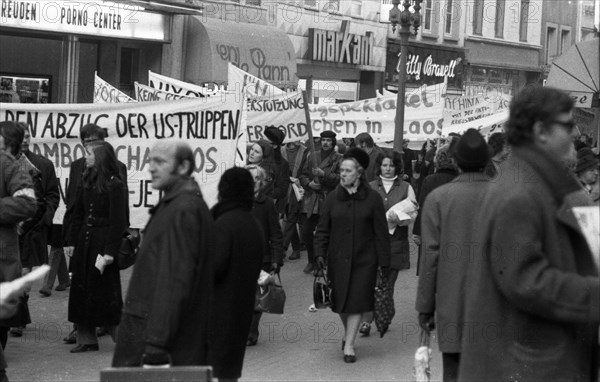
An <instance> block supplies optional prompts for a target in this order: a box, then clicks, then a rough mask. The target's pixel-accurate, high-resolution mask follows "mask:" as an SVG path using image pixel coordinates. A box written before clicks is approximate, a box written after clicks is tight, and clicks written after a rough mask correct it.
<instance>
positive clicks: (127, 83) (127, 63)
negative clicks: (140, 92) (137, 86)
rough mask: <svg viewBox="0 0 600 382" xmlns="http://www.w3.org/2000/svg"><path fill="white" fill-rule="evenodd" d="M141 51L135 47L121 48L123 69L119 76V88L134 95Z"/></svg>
mask: <svg viewBox="0 0 600 382" xmlns="http://www.w3.org/2000/svg"><path fill="white" fill-rule="evenodd" d="M139 59H140V51H139V49H133V48H121V70H120V77H119V90H121V91H122V92H123V93H125V94H127V95H129V96H130V97H131V96H133V92H134V84H133V83H134V81H137V78H138V72H139V70H138V68H139Z"/></svg>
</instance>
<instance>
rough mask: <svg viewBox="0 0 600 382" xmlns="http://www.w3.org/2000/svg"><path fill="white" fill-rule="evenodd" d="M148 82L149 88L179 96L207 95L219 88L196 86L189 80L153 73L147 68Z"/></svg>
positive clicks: (215, 92) (218, 91) (217, 90)
mask: <svg viewBox="0 0 600 382" xmlns="http://www.w3.org/2000/svg"><path fill="white" fill-rule="evenodd" d="M148 83H149V85H150V87H151V88H154V89H158V90H162V91H163V92H167V93H173V94H177V95H180V96H188V97H209V96H214V95H216V94H220V90H219V89H209V88H207V87H204V86H198V85H195V84H192V83H189V82H184V81H180V80H177V79H175V78H171V77H167V76H163V75H162V74H158V73H154V72H153V71H151V70H148Z"/></svg>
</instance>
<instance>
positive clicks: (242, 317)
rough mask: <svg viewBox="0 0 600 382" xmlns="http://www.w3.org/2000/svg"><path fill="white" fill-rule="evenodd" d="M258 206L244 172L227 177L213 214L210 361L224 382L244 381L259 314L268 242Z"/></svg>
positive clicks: (235, 170) (228, 173) (234, 170)
mask: <svg viewBox="0 0 600 382" xmlns="http://www.w3.org/2000/svg"><path fill="white" fill-rule="evenodd" d="M253 200H254V181H253V179H252V175H250V172H249V171H248V170H246V169H243V168H239V167H234V168H231V169H229V170H227V171H225V173H224V174H223V176H222V177H221V180H220V182H219V203H218V204H217V205H216V206H215V207H214V208H213V209H212V214H213V217H214V219H215V228H216V229H215V233H216V235H217V237H216V253H215V259H214V270H215V287H214V296H215V297H214V304H213V311H212V318H211V323H212V324H211V327H212V331H211V347H210V349H209V353H210V355H209V359H210V364H211V365H212V367H213V372H214V376H215V377H216V378H219V379H220V380H221V379H224V378H227V379H229V380H237V379H238V378H239V377H241V375H242V366H243V362H244V354H245V352H246V341H247V340H248V333H249V331H250V323H251V322H252V314H253V312H254V299H255V290H256V280H257V279H258V275H259V272H260V268H261V265H262V257H263V254H264V247H265V239H264V233H263V231H262V228H261V227H260V226H259V225H258V224H256V219H255V218H254V216H253V214H252V203H253Z"/></svg>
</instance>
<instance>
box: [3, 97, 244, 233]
mask: <svg viewBox="0 0 600 382" xmlns="http://www.w3.org/2000/svg"><path fill="white" fill-rule="evenodd" d="M245 118H246V114H245V112H244V102H243V100H242V99H241V98H240V97H236V96H235V95H232V94H227V95H223V96H222V97H210V98H206V99H190V100H177V101H172V102H168V101H161V102H136V103H129V104H123V103H114V104H13V103H0V121H5V120H16V121H20V122H24V123H26V124H27V125H28V126H29V129H30V131H31V145H32V151H33V152H34V153H36V154H40V155H42V156H44V157H46V158H48V159H49V160H50V161H51V162H52V163H53V164H54V166H55V168H56V174H57V176H58V177H59V180H60V188H61V197H62V198H63V203H61V204H60V206H59V209H58V210H57V213H56V215H55V216H54V222H55V223H58V224H60V223H61V222H62V218H63V215H64V212H65V210H64V195H65V191H66V188H67V184H68V181H69V179H68V177H69V167H70V165H71V162H73V161H74V160H76V159H78V158H81V157H83V155H84V149H83V146H82V145H81V141H80V138H79V129H80V128H81V127H82V126H83V125H85V124H87V123H96V124H98V125H99V126H101V127H104V128H106V129H107V130H108V138H107V141H108V142H109V143H111V144H112V145H113V147H114V148H115V151H116V153H117V157H118V159H119V160H120V161H121V162H123V163H125V165H126V166H127V169H128V176H127V178H128V179H127V184H128V187H129V207H130V221H131V227H133V228H142V227H144V226H145V224H146V221H147V219H148V208H149V207H152V206H153V205H155V204H156V203H157V202H158V200H159V192H158V191H157V190H154V189H152V187H151V179H150V175H149V173H148V166H149V158H148V155H149V151H150V148H151V147H152V145H153V144H154V143H155V142H156V140H157V139H163V138H174V139H181V140H184V141H186V142H187V143H189V144H190V146H191V147H192V150H193V151H194V156H195V159H196V168H195V171H194V177H195V178H196V180H197V181H198V183H199V185H200V187H201V189H202V193H203V195H204V199H205V200H206V202H207V203H208V205H209V206H211V205H213V204H214V203H216V201H217V184H218V182H219V179H220V177H221V174H222V172H223V171H225V169H227V168H229V167H232V166H233V165H234V161H235V155H236V146H237V140H238V136H239V135H240V134H241V133H242V132H243V130H244V127H245V126H246V121H245Z"/></svg>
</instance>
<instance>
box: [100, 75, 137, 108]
mask: <svg viewBox="0 0 600 382" xmlns="http://www.w3.org/2000/svg"><path fill="white" fill-rule="evenodd" d="M120 102H135V100H134V99H133V98H131V97H129V96H128V95H127V94H125V93H123V92H122V91H120V90H119V89H117V88H115V87H114V86H112V85H111V84H109V83H108V82H106V81H104V80H103V79H102V78H100V77H99V76H98V73H97V72H94V103H120Z"/></svg>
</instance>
